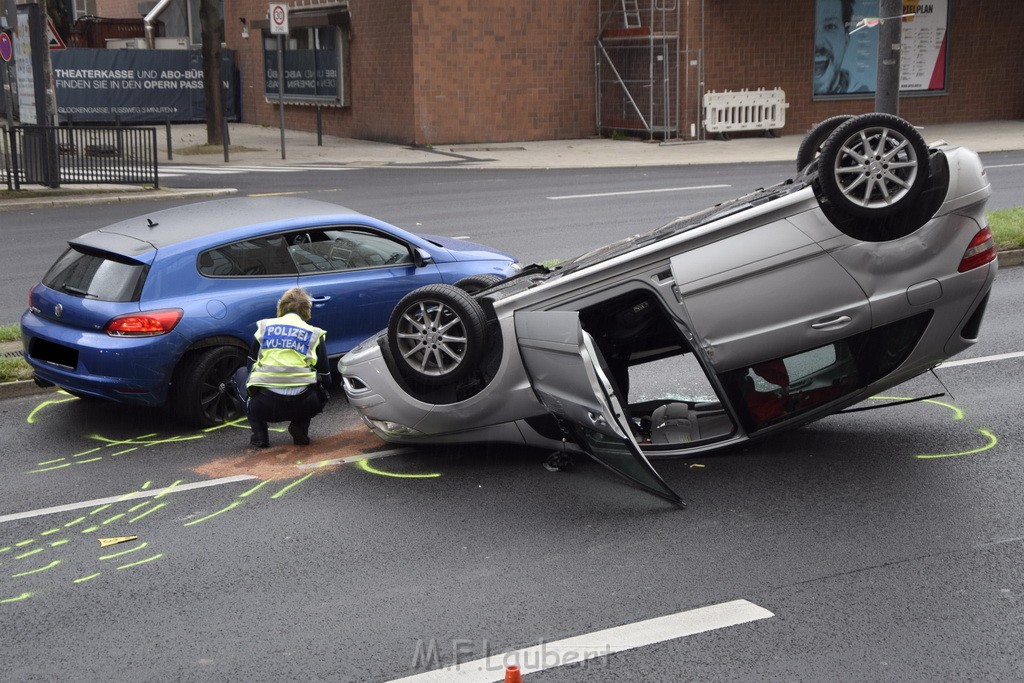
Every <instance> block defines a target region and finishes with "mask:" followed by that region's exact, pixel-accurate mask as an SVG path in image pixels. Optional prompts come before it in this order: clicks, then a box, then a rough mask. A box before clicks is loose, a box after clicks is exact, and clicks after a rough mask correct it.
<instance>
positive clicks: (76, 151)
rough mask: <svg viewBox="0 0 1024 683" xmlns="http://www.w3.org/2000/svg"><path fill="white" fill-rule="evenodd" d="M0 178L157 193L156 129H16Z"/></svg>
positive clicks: (11, 133)
mask: <svg viewBox="0 0 1024 683" xmlns="http://www.w3.org/2000/svg"><path fill="white" fill-rule="evenodd" d="M8 136H9V151H8V157H9V158H8V159H5V162H4V173H5V175H6V176H7V179H8V182H9V183H10V182H11V181H13V185H14V188H15V189H21V185H45V186H47V187H59V186H60V185H72V184H93V183H95V184H118V185H137V184H138V185H143V184H147V185H153V186H154V187H156V188H159V187H160V177H159V168H158V163H157V145H156V128H153V127H124V126H113V127H111V126H14V127H13V128H11V129H10V130H9V131H8Z"/></svg>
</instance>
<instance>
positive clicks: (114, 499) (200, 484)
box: [0, 474, 258, 524]
mask: <svg viewBox="0 0 1024 683" xmlns="http://www.w3.org/2000/svg"><path fill="white" fill-rule="evenodd" d="M257 478H258V477H256V476H254V475H251V474H239V475H236V476H234V477H222V478H220V479H210V480H208V481H197V482H194V483H192V484H181V485H179V486H168V487H167V488H163V489H155V490H153V491H133V492H132V493H126V494H123V495H120V496H110V497H109V498H97V499H96V500H83V501H81V502H79V503H68V504H67V505H55V506H54V507H49V508H42V509H39V510H29V511H28V512H15V513H14V514H10V515H3V516H0V524H3V523H4V522H14V521H16V520H19V519H29V518H31V517H42V516H43V515H54V514H57V513H60V512H69V511H71V510H80V509H82V508H87V507H95V506H99V505H107V504H109V503H120V502H121V501H125V500H138V499H139V498H155V497H157V496H159V495H161V494H164V493H179V492H181V491H191V490H193V489H203V488H207V487H209V486H222V485H224V484H233V483H235V482H237V481H249V480H252V479H257Z"/></svg>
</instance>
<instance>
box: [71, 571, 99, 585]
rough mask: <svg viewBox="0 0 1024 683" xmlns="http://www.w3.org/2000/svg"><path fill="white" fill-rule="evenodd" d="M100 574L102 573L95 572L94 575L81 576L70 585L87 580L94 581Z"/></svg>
mask: <svg viewBox="0 0 1024 683" xmlns="http://www.w3.org/2000/svg"><path fill="white" fill-rule="evenodd" d="M100 574H102V572H96V573H95V574H89V575H88V576H83V577H82V578H80V579H75V580H74V581H73V582H72V583H85V582H86V581H88V580H89V579H95V578H96V577H97V576H99V575H100Z"/></svg>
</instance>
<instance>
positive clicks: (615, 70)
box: [594, 0, 680, 140]
mask: <svg viewBox="0 0 1024 683" xmlns="http://www.w3.org/2000/svg"><path fill="white" fill-rule="evenodd" d="M679 15H680V9H679V0H601V2H600V11H599V24H598V32H597V36H598V37H597V45H596V46H595V47H594V69H595V72H596V73H595V79H596V82H597V87H596V88H595V91H596V95H595V96H596V99H597V102H596V107H595V111H596V112H597V128H598V130H599V131H601V132H602V133H606V132H610V131H623V132H631V133H640V134H645V135H647V136H648V137H649V138H650V139H654V138H655V137H659V138H661V139H665V140H667V139H671V138H675V137H678V135H679V72H680V64H679V58H680V50H679V25H680V16H679Z"/></svg>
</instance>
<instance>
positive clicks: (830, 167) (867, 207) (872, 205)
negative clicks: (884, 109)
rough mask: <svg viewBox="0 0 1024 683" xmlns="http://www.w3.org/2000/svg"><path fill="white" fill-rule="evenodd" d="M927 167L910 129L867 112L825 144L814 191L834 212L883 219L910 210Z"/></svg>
mask: <svg viewBox="0 0 1024 683" xmlns="http://www.w3.org/2000/svg"><path fill="white" fill-rule="evenodd" d="M929 167H930V163H929V158H928V145H927V144H925V141H924V138H922V137H921V134H920V133H919V132H918V131H917V129H916V128H914V127H913V126H912V125H911V124H910V123H908V122H907V121H904V120H903V119H901V118H899V117H897V116H893V115H892V114H883V113H881V112H873V113H871V114H862V115H860V116H855V117H853V118H851V119H850V120H849V121H847V122H845V123H843V124H841V125H840V126H839V127H838V128H836V130H835V132H834V133H832V135H830V136H829V137H828V139H827V140H825V143H824V144H823V145H822V146H821V155H820V156H819V158H818V175H817V180H816V185H820V189H821V194H822V195H824V199H826V200H827V201H828V202H829V204H830V205H832V206H833V207H834V208H836V209H838V210H839V211H840V212H842V213H844V214H847V215H849V216H854V217H857V218H867V219H884V218H888V217H889V216H893V215H895V214H897V213H900V212H903V211H905V210H907V209H909V208H910V207H912V206H913V204H914V200H915V199H917V197H918V196H920V194H921V192H923V191H924V188H925V186H926V185H927V184H928V174H929ZM820 199H822V196H821V195H819V200H820ZM840 229H841V228H840Z"/></svg>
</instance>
